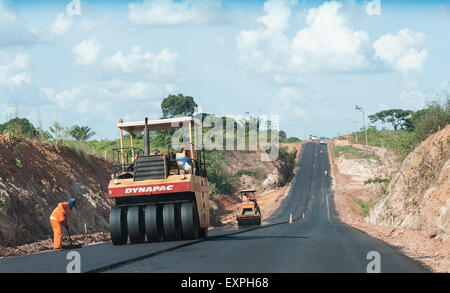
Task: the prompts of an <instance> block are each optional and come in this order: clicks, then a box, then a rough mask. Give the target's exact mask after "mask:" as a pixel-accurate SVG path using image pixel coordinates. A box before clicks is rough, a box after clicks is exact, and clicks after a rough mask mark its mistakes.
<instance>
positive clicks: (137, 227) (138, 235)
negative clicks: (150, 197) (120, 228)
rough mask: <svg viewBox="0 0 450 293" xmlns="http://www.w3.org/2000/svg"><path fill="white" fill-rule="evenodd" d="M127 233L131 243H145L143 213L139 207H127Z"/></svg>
mask: <svg viewBox="0 0 450 293" xmlns="http://www.w3.org/2000/svg"><path fill="white" fill-rule="evenodd" d="M127 224H128V233H129V234H130V242H131V243H142V242H144V241H145V227H144V212H143V210H142V208H140V207H139V206H134V207H129V208H128V213H127Z"/></svg>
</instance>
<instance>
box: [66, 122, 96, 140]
mask: <svg viewBox="0 0 450 293" xmlns="http://www.w3.org/2000/svg"><path fill="white" fill-rule="evenodd" d="M69 134H70V136H72V137H73V138H74V139H76V140H78V141H81V142H83V143H84V142H85V141H86V140H88V139H89V138H91V137H92V136H94V135H95V131H92V129H91V128H89V127H88V126H78V125H74V126H72V128H70V132H69Z"/></svg>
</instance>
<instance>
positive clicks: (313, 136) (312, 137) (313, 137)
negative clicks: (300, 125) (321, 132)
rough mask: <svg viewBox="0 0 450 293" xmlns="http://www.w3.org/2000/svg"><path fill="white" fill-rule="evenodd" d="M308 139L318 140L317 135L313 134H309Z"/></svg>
mask: <svg viewBox="0 0 450 293" xmlns="http://www.w3.org/2000/svg"><path fill="white" fill-rule="evenodd" d="M309 140H311V141H318V139H317V136H315V135H313V134H311V135H310V136H309Z"/></svg>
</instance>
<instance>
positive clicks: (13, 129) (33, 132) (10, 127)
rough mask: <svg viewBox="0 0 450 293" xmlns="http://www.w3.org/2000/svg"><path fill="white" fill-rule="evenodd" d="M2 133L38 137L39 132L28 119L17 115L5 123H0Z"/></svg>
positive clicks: (29, 137)
mask: <svg viewBox="0 0 450 293" xmlns="http://www.w3.org/2000/svg"><path fill="white" fill-rule="evenodd" d="M0 134H9V135H12V136H16V137H23V138H28V139H34V138H37V136H38V135H39V132H38V130H37V129H36V128H35V127H34V126H33V124H32V123H31V122H30V121H29V120H28V119H26V118H17V117H16V118H13V119H11V120H9V121H8V122H6V123H5V124H0Z"/></svg>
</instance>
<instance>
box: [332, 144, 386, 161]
mask: <svg viewBox="0 0 450 293" xmlns="http://www.w3.org/2000/svg"><path fill="white" fill-rule="evenodd" d="M333 153H334V156H335V157H339V156H341V155H344V157H345V158H346V159H374V160H377V161H379V160H380V158H379V157H378V156H377V155H375V154H374V153H372V152H367V151H364V150H361V149H358V148H355V147H352V146H350V145H348V146H347V145H346V146H334V147H333Z"/></svg>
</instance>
